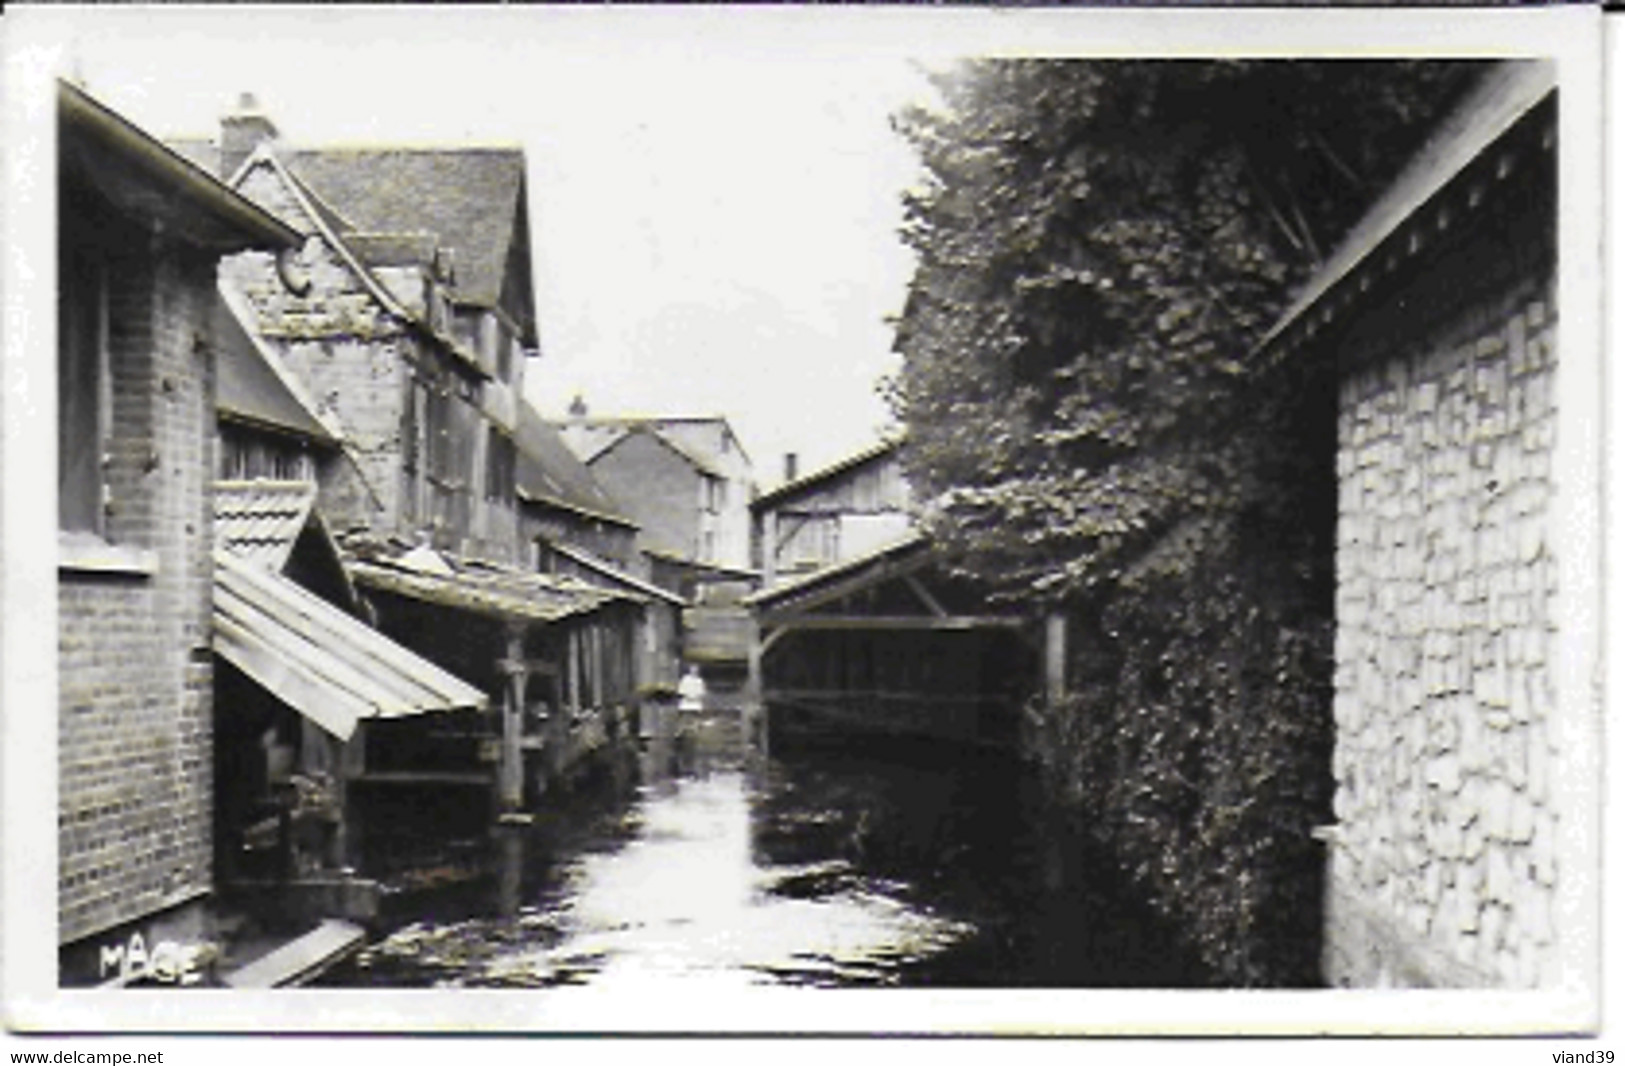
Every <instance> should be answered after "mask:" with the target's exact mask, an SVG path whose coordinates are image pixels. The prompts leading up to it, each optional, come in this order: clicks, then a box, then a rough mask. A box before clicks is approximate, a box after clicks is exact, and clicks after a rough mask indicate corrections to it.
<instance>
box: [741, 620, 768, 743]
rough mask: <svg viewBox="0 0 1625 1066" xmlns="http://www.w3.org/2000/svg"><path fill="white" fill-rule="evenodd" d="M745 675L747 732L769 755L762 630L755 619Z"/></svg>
mask: <svg viewBox="0 0 1625 1066" xmlns="http://www.w3.org/2000/svg"><path fill="white" fill-rule="evenodd" d="M746 647H747V648H748V649H749V650H748V651H747V653H746V656H747V657H746V660H745V664H746V673H745V725H746V732H747V734H750V735H752V736H753V738H754V739H755V741H756V743H757V744H758V745H759V746H760V747H761V749H762V754H763V755H766V754H767V753H768V730H767V702H766V701H765V700H764V699H763V698H762V630H761V627H760V626H759V625H757V623H756V619H755V618H754V617H753V618H752V619H751V620H750V639H749V641H748V643H747V645H746Z"/></svg>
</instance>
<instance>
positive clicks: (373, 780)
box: [356, 770, 491, 788]
mask: <svg viewBox="0 0 1625 1066" xmlns="http://www.w3.org/2000/svg"><path fill="white" fill-rule="evenodd" d="M356 780H357V781H359V782H361V783H362V784H367V785H469V786H478V787H480V788H490V787H491V775H490V774H487V773H480V772H477V771H470V772H460V771H456V770H369V771H367V772H366V773H364V774H362V775H361V776H360V777H359V778H357V779H356Z"/></svg>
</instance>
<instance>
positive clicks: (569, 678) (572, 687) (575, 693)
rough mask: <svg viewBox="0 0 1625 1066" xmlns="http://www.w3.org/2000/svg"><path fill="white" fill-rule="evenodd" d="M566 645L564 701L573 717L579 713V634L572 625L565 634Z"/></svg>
mask: <svg viewBox="0 0 1625 1066" xmlns="http://www.w3.org/2000/svg"><path fill="white" fill-rule="evenodd" d="M564 642H565V644H566V645H567V647H568V654H567V655H566V656H565V660H564V661H565V669H564V693H565V695H564V701H565V706H566V707H567V708H568V709H569V711H570V717H571V718H574V717H575V716H576V715H578V714H580V713H581V634H580V632H578V631H577V629H576V628H575V627H574V626H571V627H570V630H569V632H568V633H566V634H565V637H564Z"/></svg>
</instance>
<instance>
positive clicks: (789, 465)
mask: <svg viewBox="0 0 1625 1066" xmlns="http://www.w3.org/2000/svg"><path fill="white" fill-rule="evenodd" d="M799 465H800V462H799V460H798V458H797V456H796V453H795V452H785V453H784V480H785V481H794V480H795V479H796V473H797V467H798V466H799Z"/></svg>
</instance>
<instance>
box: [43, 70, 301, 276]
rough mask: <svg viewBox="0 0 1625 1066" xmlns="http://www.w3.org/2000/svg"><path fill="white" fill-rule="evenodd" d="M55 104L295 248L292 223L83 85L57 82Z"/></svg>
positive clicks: (136, 162)
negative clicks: (144, 129) (240, 192)
mask: <svg viewBox="0 0 1625 1066" xmlns="http://www.w3.org/2000/svg"><path fill="white" fill-rule="evenodd" d="M57 109H58V114H59V115H60V116H61V119H62V122H63V123H64V124H65V125H66V126H68V127H71V128H73V129H76V130H78V131H80V132H82V133H83V134H84V135H85V136H87V137H89V138H90V139H92V140H94V141H95V142H97V143H98V144H101V145H103V146H104V147H106V148H108V149H109V150H111V151H112V152H114V153H116V154H117V155H118V156H120V157H121V158H122V159H124V160H125V161H127V162H128V163H130V164H132V165H133V166H134V167H135V168H137V169H139V170H141V171H143V172H144V173H146V174H148V175H150V176H151V177H154V178H156V179H158V180H160V181H162V182H164V183H165V184H167V185H170V186H173V187H175V188H177V189H178V190H179V191H180V192H181V194H182V195H184V196H185V197H187V198H188V199H190V200H191V201H192V202H193V203H195V204H197V205H198V206H199V207H200V208H202V209H204V210H205V211H207V212H209V213H210V214H212V215H214V216H215V217H216V218H218V219H220V220H222V221H224V222H227V223H229V224H230V225H231V226H232V227H233V228H234V229H236V230H238V231H239V232H241V233H242V234H244V235H245V236H248V237H250V238H252V239H253V240H255V241H257V242H260V243H262V244H264V245H270V246H272V247H276V248H297V247H299V245H300V244H301V243H302V242H303V237H301V236H300V234H299V232H298V231H297V230H295V229H294V228H293V227H291V226H289V225H287V224H286V223H285V222H283V221H281V220H280V219H278V218H277V217H276V216H275V215H272V214H270V213H269V212H267V211H265V210H264V209H262V208H260V207H257V206H256V205H254V204H252V203H250V202H249V201H248V200H246V199H244V198H243V197H241V196H239V195H238V194H237V193H235V192H233V191H232V190H230V189H228V188H227V187H226V186H225V185H222V184H221V183H220V182H219V181H218V180H217V179H215V178H214V177H213V176H212V175H210V174H209V173H207V172H206V171H204V170H202V169H201V168H199V167H198V166H196V165H194V164H193V163H191V162H189V161H188V160H186V159H184V158H182V157H181V156H179V155H177V154H176V153H175V152H173V151H171V150H170V149H168V148H166V147H164V145H162V144H160V143H159V142H158V141H156V140H154V139H153V138H151V137H149V136H148V135H147V134H145V133H143V132H142V131H141V130H140V129H139V128H137V127H136V126H134V125H133V124H131V123H130V122H129V121H128V120H126V119H125V118H123V117H122V116H120V115H119V114H117V113H116V112H114V111H113V110H111V109H110V108H108V107H106V106H105V105H103V104H101V103H100V102H99V101H97V100H95V99H93V98H92V97H91V96H89V95H88V94H87V93H86V92H85V91H84V90H82V89H80V88H78V87H76V86H74V85H70V84H69V83H67V82H64V81H59V82H57Z"/></svg>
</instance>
